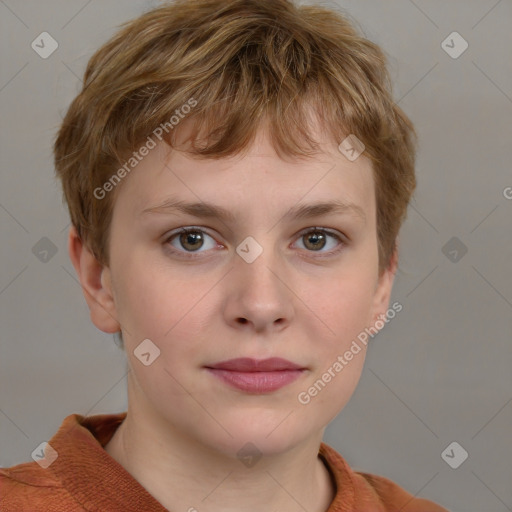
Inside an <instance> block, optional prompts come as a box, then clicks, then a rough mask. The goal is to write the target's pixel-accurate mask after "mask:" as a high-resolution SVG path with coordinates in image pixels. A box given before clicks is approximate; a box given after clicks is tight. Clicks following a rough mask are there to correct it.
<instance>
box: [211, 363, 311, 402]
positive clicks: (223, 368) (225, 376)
mask: <svg viewBox="0 0 512 512" xmlns="http://www.w3.org/2000/svg"><path fill="white" fill-rule="evenodd" d="M205 368H206V369H207V370H208V371H209V372H210V373H211V374H213V375H214V376H215V377H217V378H219V379H221V380H222V381H223V382H224V383H226V384H228V385H229V386H231V387H234V388H236V389H239V390H241V391H245V392H248V393H256V394H261V393H269V392H272V391H276V390H278V389H280V388H282V387H284V386H286V385H287V384H290V383H291V382H293V381H294V380H296V379H298V378H299V377H300V376H301V375H302V374H303V373H304V371H305V370H306V368H305V367H303V366H300V365H298V364H295V363H292V362H291V361H288V360H286V359H282V358H278V357H273V358H270V359H263V360H257V359H251V358H245V357H244V358H238V359H230V360H229V361H223V362H221V363H216V364H213V365H207V366H205Z"/></svg>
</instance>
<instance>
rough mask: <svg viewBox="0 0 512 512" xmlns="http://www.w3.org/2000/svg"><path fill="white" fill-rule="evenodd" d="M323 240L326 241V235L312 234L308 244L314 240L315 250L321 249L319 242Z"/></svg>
mask: <svg viewBox="0 0 512 512" xmlns="http://www.w3.org/2000/svg"><path fill="white" fill-rule="evenodd" d="M323 239H324V235H323V234H320V235H318V234H312V235H309V236H308V242H310V241H311V240H313V248H317V247H319V245H318V242H321V241H322V240H323ZM322 247H323V246H322ZM322 247H320V248H322Z"/></svg>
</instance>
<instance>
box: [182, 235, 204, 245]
mask: <svg viewBox="0 0 512 512" xmlns="http://www.w3.org/2000/svg"><path fill="white" fill-rule="evenodd" d="M182 236H184V237H185V242H184V243H183V246H184V247H186V246H187V244H190V245H191V246H192V249H194V248H197V247H200V245H198V244H197V242H201V241H202V240H201V234H200V233H197V232H196V233H184V234H183V235H182Z"/></svg>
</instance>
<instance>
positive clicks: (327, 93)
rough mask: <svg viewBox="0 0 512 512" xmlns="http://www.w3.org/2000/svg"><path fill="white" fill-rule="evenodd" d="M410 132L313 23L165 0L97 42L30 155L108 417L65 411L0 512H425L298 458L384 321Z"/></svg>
mask: <svg viewBox="0 0 512 512" xmlns="http://www.w3.org/2000/svg"><path fill="white" fill-rule="evenodd" d="M416 138H417V137H416V134H415V131H414V127H413V124H412V122H411V121H410V119H409V118H408V117H407V116H406V115H405V113H404V112H403V111H402V110H401V109H400V108H399V107H398V106H397V105H396V104H395V103H394V102H393V99H392V92H391V84H390V78H389V75H388V71H387V62H386V57H385V55H384V53H383V51H382V50H381V49H380V48H379V47H378V46H377V45H376V44H375V43H373V42H371V41H369V40H367V39H365V38H364V37H362V36H361V35H360V34H359V33H358V31H357V30H356V28H355V27H354V26H353V24H352V23H351V22H350V21H349V20H348V19H347V18H346V17H345V16H343V15H342V14H341V13H339V12H337V11H335V10H332V9H327V8H326V7H321V6H313V5H300V6H299V5H297V4H296V3H293V2H292V1H291V0H222V1H221V0H177V1H175V2H171V3H166V4H164V5H161V6H159V7H157V8H154V9H152V10H150V11H148V12H146V13H144V14H142V15H141V16H139V17H138V18H136V19H134V20H132V21H130V22H129V23H127V24H125V25H124V26H123V27H121V28H120V30H119V31H118V32H117V33H116V34H115V35H114V36H113V37H112V38H111V39H110V40H109V41H108V42H107V43H106V44H104V45H103V46H102V47H101V48H100V49H99V50H98V51H97V52H96V53H95V54H94V55H93V56H92V57H91V59H90V61H89V63H88V65H87V69H86V71H85V75H84V80H83V88H82V90H81V91H80V93H79V94H78V96H77V97H76V98H75V99H74V100H73V102H72V103H71V105H70V107H69V109H68V111H67V114H66V116H65V118H64V119H63V122H62V125H61V127H60V130H59V132H58V134H57V137H56V140H55V146H54V155H55V167H56V173H57V176H58V178H59V179H60V180H61V182H62V187H63V197H64V199H65V201H66V203H67V205H68V208H69V213H70V217H71V222H72V226H71V228H70V231H69V238H68V250H69V255H70V258H71V261H72V263H73V265H74V268H75V269H76V272H77V274H78V277H79V279H80V283H81V285H82V290H83V293H84V297H85V300H86V301H87V304H88V307H89V310H90V315H91V320H92V322H93V323H94V325H95V326H96V327H97V328H98V329H100V330H101V331H103V332H106V333H112V334H114V335H115V336H117V337H118V341H119V343H120V344H121V346H122V347H123V348H124V350H125V352H126V357H127V369H128V370H127V386H128V388H127V392H128V410H127V411H126V412H123V413H116V414H97V415H93V416H83V415H80V414H71V415H70V416H68V417H66V418H65V419H64V421H63V423H62V425H61V427H60V429H59V430H58V432H56V434H55V435H54V436H53V437H52V438H51V439H50V440H49V441H48V442H47V443H43V444H42V445H41V447H40V448H39V450H36V451H35V453H34V454H33V456H32V458H33V459H34V460H33V461H31V462H27V463H22V464H19V465H17V466H14V467H11V468H3V469H1V470H0V485H1V488H0V489H1V496H2V501H0V505H1V509H2V510H3V511H5V512H10V511H14V510H16V511H17V512H20V511H29V510H30V511H34V510H63V511H64V510H65V511H66V512H73V511H85V510H87V511H93V510H94V511H142V510H144V511H155V512H156V511H158V512H163V511H165V510H169V511H171V510H172V511H188V512H220V511H222V512H230V511H235V510H236V511H239V510H244V511H245V512H256V511H261V510H283V511H287V512H295V511H304V510H307V511H309V512H325V511H328V512H342V511H346V512H348V511H351V512H354V511H359V512H380V511H393V512H395V511H398V510H401V511H404V512H412V511H416V512H436V511H441V512H442V511H443V510H445V509H444V508H442V507H441V506H439V505H436V504H435V503H433V502H432V501H430V500H427V499H423V498H419V497H416V496H414V495H413V494H412V493H410V492H409V491H407V490H405V489H403V488H402V487H400V486H399V485H397V484H395V483H393V482H392V481H390V480H389V479H387V478H386V477H384V476H377V475H372V474H369V473H364V472H357V471H354V470H353V469H352V468H351V467H350V466H349V465H348V463H347V462H346V461H345V459H344V458H343V457H342V456H341V455H340V454H339V453H337V452H336V451H335V450H334V449H333V448H332V447H330V446H328V445H326V444H325V443H324V442H323V441H322V439H323V434H324V431H325V428H326V426H327V425H328V423H329V422H330V421H331V420H332V419H333V418H334V417H335V416H336V415H337V414H338V413H339V412H340V411H341V410H342V409H343V407H344V406H345V405H346V403H347V402H348V400H349V398H350V396H351V395H352V393H353V392H354V389H355V387H356V385H357V383H358V380H359V378H360V375H361V372H362V369H363V364H364V359H365V354H366V351H367V347H368V341H369V339H368V336H367V335H366V336H365V333H367V332H369V329H373V331H371V332H374V331H375V332H377V331H378V330H379V329H380V328H382V326H383V325H384V323H385V321H387V319H388V318H389V317H390V315H391V313H392V312H393V313H394V314H396V312H397V311H398V310H399V308H400V305H399V304H397V303H395V304H393V305H392V306H391V305H390V296H391V291H392V285H393V280H394V276H395V273H396V269H397V265H398V235H399V229H400V226H401V224H402V222H403V220H404V218H405V215H406V210H407V206H408V203H409V200H410V198H411V196H412V193H413V192H414V190H415V186H416V179H415V170H414V166H415V148H416ZM92 372H93V370H92Z"/></svg>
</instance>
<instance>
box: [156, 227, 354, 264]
mask: <svg viewBox="0 0 512 512" xmlns="http://www.w3.org/2000/svg"><path fill="white" fill-rule="evenodd" d="M208 229H209V228H205V227H202V226H193V225H191V226H182V227H180V228H177V229H175V230H173V231H171V233H168V234H166V235H165V236H164V244H165V245H166V246H167V247H168V246H169V242H170V241H171V240H172V239H173V238H175V237H176V236H178V235H180V234H183V233H188V232H197V231H199V232H201V233H204V234H206V235H208V236H209V237H210V238H212V239H213V240H215V237H214V236H213V235H211V234H210V233H209V232H208ZM316 231H321V232H324V233H326V234H327V235H329V236H331V237H333V238H335V239H337V240H338V242H339V243H340V244H339V246H338V247H337V248H336V249H332V250H330V251H326V252H318V253H317V254H318V255H317V256H315V257H316V258H322V257H329V256H333V255H335V254H337V253H339V252H340V251H341V250H342V249H343V248H344V247H345V246H346V245H348V240H349V238H348V237H347V236H346V235H345V234H344V233H342V232H339V231H338V230H334V229H332V228H326V227H323V226H310V227H307V228H304V229H302V230H301V231H299V232H298V233H297V234H296V235H295V239H300V238H301V237H302V236H304V235H306V234H308V233H312V232H316ZM215 242H216V243H217V245H219V242H217V240H215ZM221 245H222V244H221ZM168 250H169V251H170V252H171V253H172V254H179V255H184V256H183V258H184V259H193V258H197V257H203V256H201V254H203V253H205V252H208V251H199V252H187V251H181V250H177V249H175V248H174V247H172V248H168ZM306 252H308V253H311V254H315V252H316V251H306Z"/></svg>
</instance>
